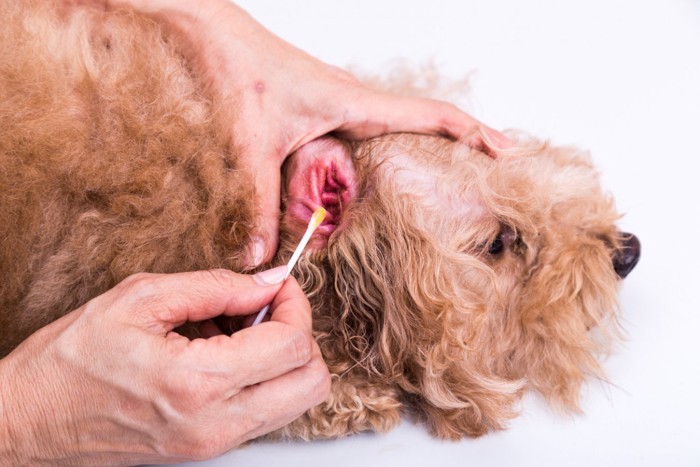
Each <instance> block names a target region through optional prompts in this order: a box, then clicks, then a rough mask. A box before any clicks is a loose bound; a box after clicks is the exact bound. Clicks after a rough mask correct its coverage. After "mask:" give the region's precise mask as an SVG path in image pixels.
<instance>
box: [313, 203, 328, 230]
mask: <svg viewBox="0 0 700 467" xmlns="http://www.w3.org/2000/svg"><path fill="white" fill-rule="evenodd" d="M326 214H327V211H326V210H325V209H323V207H318V208H316V210H315V211H314V214H313V215H312V216H311V222H309V225H310V226H311V228H312V229H313V230H316V228H317V227H318V226H319V225H321V222H323V219H325V218H326Z"/></svg>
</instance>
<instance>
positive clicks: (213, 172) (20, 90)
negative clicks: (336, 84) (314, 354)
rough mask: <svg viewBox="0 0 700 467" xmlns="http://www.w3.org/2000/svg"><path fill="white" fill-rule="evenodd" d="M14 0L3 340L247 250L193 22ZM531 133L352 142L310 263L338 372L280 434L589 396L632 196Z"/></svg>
mask: <svg viewBox="0 0 700 467" xmlns="http://www.w3.org/2000/svg"><path fill="white" fill-rule="evenodd" d="M1 3H2V4H1V5H0V17H1V18H2V24H3V28H2V29H0V54H1V56H2V57H3V60H2V62H1V63H0V196H2V203H0V242H1V243H0V275H1V276H2V278H3V280H2V281H0V310H1V311H0V355H5V354H7V353H8V352H9V351H11V349H12V348H14V347H15V346H16V345H18V344H19V342H21V340H23V339H24V338H26V337H27V336H28V335H29V334H31V333H32V332H33V331H34V330H36V329H37V328H39V327H41V326H43V325H45V324H47V323H49V322H51V321H52V320H54V319H56V318H58V317H60V316H62V315H63V314H65V313H68V312H69V311H71V310H73V309H75V308H76V307H78V306H79V305H80V304H82V303H84V302H85V301H87V300H89V299H90V298H92V297H94V296H96V295H99V294H100V293H103V292H104V291H106V290H108V289H109V288H111V287H113V286H114V285H116V284H117V283H118V282H119V281H121V280H122V279H124V278H125V277H127V276H128V275H130V274H132V273H136V272H141V271H148V272H175V271H183V270H194V269H204V268H218V267H224V268H229V269H233V270H238V271H240V270H242V269H243V264H244V263H243V258H244V256H245V255H244V251H243V247H244V245H246V244H247V242H248V240H249V236H250V231H251V219H252V216H253V213H254V206H251V203H250V200H251V198H252V196H251V195H252V185H251V183H250V179H251V174H249V173H245V172H243V171H240V170H237V167H236V158H235V154H236V141H235V140H234V141H230V140H227V139H226V138H224V137H223V136H222V135H221V134H220V133H219V132H218V131H217V128H220V126H219V125H218V123H217V115H218V112H217V108H216V106H215V104H214V103H213V101H212V100H211V99H210V98H209V97H208V96H207V95H206V94H204V93H203V92H202V91H201V89H202V86H201V83H200V82H199V81H198V79H197V76H196V75H195V74H193V73H192V72H191V71H190V69H189V68H188V66H187V63H186V62H185V61H184V60H183V59H182V58H181V57H180V55H178V53H177V49H176V44H173V43H172V42H171V40H170V39H169V38H168V37H167V36H166V35H164V34H163V32H162V31H161V29H160V28H159V27H158V25H156V24H155V23H153V22H152V21H150V20H148V19H144V18H142V17H140V16H138V15H134V14H132V13H130V12H118V13H105V12H103V11H100V10H89V9H84V8H83V9H66V10H64V11H56V10H54V9H53V7H52V6H51V5H50V4H49V3H48V2H46V1H45V0H42V1H34V0H32V1H22V2H16V1H14V0H5V1H2V2H1ZM239 118H245V115H240V116H239ZM522 144H523V147H525V148H526V149H523V150H519V152H520V153H521V154H519V155H518V156H514V155H510V156H509V155H508V154H501V155H500V156H499V157H497V158H495V159H492V158H490V157H488V156H486V155H484V154H482V153H480V152H479V151H477V150H474V149H470V148H468V147H466V146H464V145H462V144H459V143H455V142H452V141H449V140H446V139H444V138H439V137H429V136H417V135H406V134H404V135H390V136H385V137H381V138H376V139H373V140H369V141H365V142H361V143H355V144H353V145H352V146H351V147H350V149H351V151H352V153H353V155H354V160H355V166H356V170H357V171H358V179H359V180H360V188H359V192H360V193H361V196H360V197H359V198H358V199H357V200H356V201H355V202H353V203H352V204H351V205H350V206H347V208H346V210H345V213H344V220H343V226H342V227H341V228H339V229H338V230H337V231H336V232H335V233H334V234H333V235H332V236H331V237H330V238H329V240H328V245H327V247H326V248H321V249H319V250H317V251H314V252H312V253H310V254H308V255H306V256H305V257H303V258H302V260H301V261H300V262H299V265H298V268H297V270H296V273H295V274H296V276H297V277H298V279H299V282H300V283H301V285H302V287H303V288H304V290H305V292H306V293H307V294H308V297H309V300H310V301H311V304H312V308H313V311H314V329H315V334H316V338H317V340H318V342H319V345H320V347H321V350H322V352H323V356H324V359H325V360H326V363H327V364H328V366H329V368H330V371H331V373H332V375H333V387H332V394H331V396H330V398H329V399H328V400H327V401H326V402H325V403H323V404H321V405H320V406H318V407H316V408H313V409H311V410H310V411H308V412H307V413H306V414H305V415H304V416H302V417H301V418H300V419H298V420H297V421H295V422H293V423H292V424H290V425H288V426H287V427H285V428H283V429H282V430H280V431H278V432H277V433H276V435H277V436H290V437H301V438H304V439H309V438H317V437H337V436H343V435H346V434H349V433H355V432H359V431H363V430H386V429H389V428H391V427H392V426H394V425H395V424H396V423H397V422H398V420H399V417H400V414H401V413H402V412H403V411H407V412H408V413H410V414H412V415H413V416H415V417H417V418H418V419H420V420H423V421H424V422H425V423H426V425H427V426H428V427H429V429H430V430H431V432H432V433H434V434H435V435H437V436H441V437H445V438H452V439H455V438H460V437H462V436H465V435H467V436H478V435H482V434H484V433H486V432H488V431H491V430H497V429H501V428H503V427H504V424H505V422H506V421H507V420H508V419H509V418H511V417H513V416H514V415H515V414H516V412H517V406H516V404H517V402H518V401H519V400H520V398H521V397H522V395H523V392H524V391H525V390H526V389H533V390H536V391H538V392H539V393H541V394H542V395H543V396H544V397H545V398H546V399H547V400H549V401H550V402H552V403H553V404H555V405H556V406H559V407H562V408H565V409H572V410H576V409H577V407H578V395H579V390H580V387H581V385H582V383H583V382H584V380H585V379H586V377H588V376H590V375H593V376H598V377H600V376H602V372H601V368H600V365H599V363H598V359H597V356H598V355H599V354H601V353H604V352H606V351H608V349H609V344H610V342H611V339H612V338H613V337H614V336H615V335H616V333H617V320H616V298H615V297H616V290H617V287H618V283H619V279H618V277H617V275H616V274H615V271H614V270H613V267H612V263H611V257H612V256H613V255H614V254H615V251H616V250H617V249H618V248H619V246H620V245H619V233H618V231H617V229H616V227H615V225H614V223H615V221H616V220H617V218H618V214H617V213H616V211H615V209H614V206H613V202H612V200H611V199H610V198H609V197H608V196H606V195H605V193H604V192H603V191H602V190H601V188H600V185H599V180H598V176H597V173H596V171H595V169H594V168H593V166H592V164H591V162H590V159H589V157H588V156H587V155H586V154H583V153H580V152H578V151H576V150H574V149H572V148H554V147H550V146H548V145H546V144H541V143H537V142H534V141H527V142H522ZM527 148H530V149H527ZM291 223H293V221H292V220H290V219H286V220H285V221H284V223H283V226H282V227H283V231H282V246H281V249H280V252H279V254H278V256H277V258H276V259H275V261H274V262H275V263H282V262H284V261H285V260H286V259H287V258H288V256H289V255H290V253H291V250H292V249H293V248H294V246H296V243H297V242H298V236H297V235H295V234H293V233H292V232H296V231H297V230H296V229H295V228H293V226H292V225H291ZM498 238H503V239H504V243H505V246H504V248H503V251H495V252H493V251H492V252H489V246H490V245H492V244H493V242H494V241H495V240H496V239H498Z"/></svg>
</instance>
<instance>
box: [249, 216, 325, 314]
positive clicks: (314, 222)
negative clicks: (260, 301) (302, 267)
mask: <svg viewBox="0 0 700 467" xmlns="http://www.w3.org/2000/svg"><path fill="white" fill-rule="evenodd" d="M325 217H326V210H325V209H323V208H317V209H316V210H315V211H314V214H313V215H312V216H311V220H310V221H309V226H308V227H307V228H306V232H305V233H304V236H303V237H301V241H300V242H299V245H298V246H297V248H296V250H294V253H293V254H292V257H291V258H290V259H289V262H288V263H287V274H286V275H285V276H284V279H285V280H286V279H287V278H288V277H289V274H290V273H291V272H292V268H293V267H294V265H295V264H297V261H298V260H299V257H300V256H301V253H302V252H303V251H304V248H305V247H306V244H307V243H309V240H310V239H311V235H313V233H314V231H315V230H316V229H317V228H318V226H319V225H321V222H323V219H324V218H325ZM268 311H270V305H265V307H264V308H263V309H262V310H260V311H259V312H258V316H256V317H255V321H253V324H252V325H253V326H255V325H256V324H259V323H260V322H261V321H262V320H263V318H264V317H265V315H266V314H267V312H268Z"/></svg>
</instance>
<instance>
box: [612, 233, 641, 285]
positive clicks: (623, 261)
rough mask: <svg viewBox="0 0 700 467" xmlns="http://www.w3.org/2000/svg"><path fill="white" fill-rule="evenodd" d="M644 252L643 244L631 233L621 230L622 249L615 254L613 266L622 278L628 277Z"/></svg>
mask: <svg viewBox="0 0 700 467" xmlns="http://www.w3.org/2000/svg"><path fill="white" fill-rule="evenodd" d="M641 252H642V244H641V243H639V239H638V238H637V237H636V236H634V235H633V234H631V233H627V232H620V249H619V250H617V251H616V252H615V255H614V256H613V266H614V267H615V272H616V273H617V275H618V276H620V279H624V278H625V277H627V274H629V273H630V272H631V271H632V269H634V267H635V266H636V265H637V262H638V261H639V255H640V254H641Z"/></svg>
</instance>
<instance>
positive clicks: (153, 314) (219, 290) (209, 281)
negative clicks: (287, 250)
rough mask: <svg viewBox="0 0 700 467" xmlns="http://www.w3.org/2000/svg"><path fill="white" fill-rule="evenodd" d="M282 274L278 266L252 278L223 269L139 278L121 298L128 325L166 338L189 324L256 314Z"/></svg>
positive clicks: (277, 286) (275, 289) (278, 284)
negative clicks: (124, 300) (216, 317)
mask: <svg viewBox="0 0 700 467" xmlns="http://www.w3.org/2000/svg"><path fill="white" fill-rule="evenodd" d="M286 272H287V267H286V266H281V267H277V268H274V269H269V270H267V271H263V272H260V273H258V274H256V275H246V274H237V273H234V272H231V271H228V270H224V269H217V270H210V271H195V272H183V273H178V274H164V275H155V274H143V275H137V276H132V278H128V279H126V280H125V281H124V283H126V284H125V285H124V286H123V287H126V290H122V291H121V294H120V295H121V296H122V297H126V299H127V300H128V301H129V302H131V303H130V304H129V305H131V306H126V307H125V308H126V310H133V315H132V316H130V317H129V321H130V322H131V323H133V324H136V325H141V326H142V327H144V328H145V329H148V330H151V331H152V332H154V333H156V334H164V333H167V332H169V331H171V330H172V329H174V328H176V327H177V326H179V325H181V324H183V323H185V322H187V321H189V322H197V321H204V320H206V319H209V318H213V317H215V316H219V315H228V316H235V315H248V314H251V313H255V312H256V311H259V310H260V309H261V308H262V307H264V306H265V305H267V304H268V303H270V302H272V300H273V299H274V297H275V295H276V294H277V292H278V291H279V289H280V287H281V285H282V282H283V281H284V277H285V274H286ZM124 283H123V284H124ZM120 285H121V284H120Z"/></svg>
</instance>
